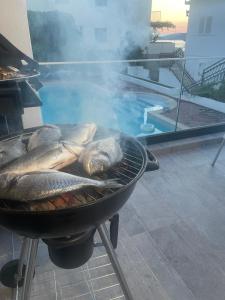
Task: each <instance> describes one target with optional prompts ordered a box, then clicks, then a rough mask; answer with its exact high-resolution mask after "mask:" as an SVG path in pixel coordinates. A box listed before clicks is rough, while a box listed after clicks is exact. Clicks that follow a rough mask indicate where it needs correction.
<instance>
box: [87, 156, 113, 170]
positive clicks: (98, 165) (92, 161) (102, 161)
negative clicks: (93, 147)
mask: <svg viewBox="0 0 225 300" xmlns="http://www.w3.org/2000/svg"><path fill="white" fill-rule="evenodd" d="M110 165H111V164H110V160H109V157H108V156H107V155H106V154H104V153H96V155H93V154H92V155H91V156H89V158H88V159H87V161H86V162H85V169H86V171H87V172H88V174H90V175H93V174H96V173H100V172H104V171H105V170H107V169H108V168H110Z"/></svg>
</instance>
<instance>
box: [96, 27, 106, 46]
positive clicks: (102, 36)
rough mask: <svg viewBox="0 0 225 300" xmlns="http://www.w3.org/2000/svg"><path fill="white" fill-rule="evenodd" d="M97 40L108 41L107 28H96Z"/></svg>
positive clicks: (100, 41)
mask: <svg viewBox="0 0 225 300" xmlns="http://www.w3.org/2000/svg"><path fill="white" fill-rule="evenodd" d="M95 40H96V41H97V42H99V43H105V42H106V41H107V29H106V28H95Z"/></svg>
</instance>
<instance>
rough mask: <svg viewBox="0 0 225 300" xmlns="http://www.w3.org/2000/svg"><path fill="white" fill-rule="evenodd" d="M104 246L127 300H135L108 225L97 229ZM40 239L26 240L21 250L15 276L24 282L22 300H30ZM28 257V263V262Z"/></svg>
mask: <svg viewBox="0 0 225 300" xmlns="http://www.w3.org/2000/svg"><path fill="white" fill-rule="evenodd" d="M97 230H98V232H99V235H100V238H101V240H102V244H103V245H104V247H105V249H106V252H107V254H108V256H109V259H110V262H111V264H112V267H113V269H114V271H115V273H116V276H117V279H118V281H119V283H120V286H121V289H122V291H123V293H124V296H125V298H126V300H134V298H133V296H132V294H131V292H130V289H129V287H128V284H127V281H126V279H125V276H124V274H123V271H122V269H121V266H120V263H119V261H118V259H117V255H116V252H115V250H114V248H113V245H112V243H111V241H110V238H109V234H108V230H107V228H106V225H105V224H103V225H100V226H99V227H98V228H97ZM38 243H39V239H29V238H24V239H23V244H22V248H21V254H20V260H19V263H18V269H17V274H16V275H15V277H16V280H17V282H19V281H21V280H23V287H22V293H21V298H20V300H29V299H30V294H31V287H32V279H33V276H34V272H35V262H36V257H37V250H38ZM26 257H27V261H26ZM24 263H25V264H26V266H27V267H26V271H25V276H24V278H23V269H24Z"/></svg>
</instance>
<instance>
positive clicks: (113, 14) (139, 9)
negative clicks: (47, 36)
mask: <svg viewBox="0 0 225 300" xmlns="http://www.w3.org/2000/svg"><path fill="white" fill-rule="evenodd" d="M28 8H29V9H31V10H40V11H49V10H59V11H63V12H66V13H70V14H72V15H73V17H74V20H75V22H76V24H77V26H78V27H81V28H82V32H83V40H82V43H83V45H82V46H83V47H82V48H85V47H86V48H88V49H90V51H91V49H95V50H97V51H105V50H106V51H112V50H115V49H116V48H118V47H119V46H120V42H121V41H120V40H121V38H122V37H123V36H124V34H125V32H126V31H132V32H133V33H135V34H136V36H135V37H136V39H139V40H140V41H138V42H139V43H141V42H142V40H147V41H146V43H147V42H148V39H149V35H150V28H149V21H150V15H151V14H150V12H151V0H108V1H107V5H106V6H102V7H101V6H96V2H95V0H82V1H74V0H66V1H65V0H64V1H63V0H61V1H58V0H47V1H43V0H29V1H28ZM96 28H106V30H107V40H106V41H105V42H102V43H100V42H98V41H96V39H95V29H96Z"/></svg>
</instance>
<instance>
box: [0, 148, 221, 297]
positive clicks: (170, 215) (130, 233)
mask: <svg viewBox="0 0 225 300" xmlns="http://www.w3.org/2000/svg"><path fill="white" fill-rule="evenodd" d="M217 147H218V144H209V143H207V144H201V145H197V144H196V145H195V146H194V145H193V146H192V148H189V147H187V149H186V148H185V149H179V150H178V151H176V149H173V151H167V152H165V151H160V152H159V151H158V158H159V161H160V171H157V172H154V173H146V174H145V175H144V176H143V178H142V180H141V181H140V182H139V183H138V184H137V188H136V190H135V192H134V194H133V195H132V197H131V198H130V200H129V201H128V203H127V205H126V206H125V207H124V208H123V209H122V210H121V213H120V216H121V225H120V234H119V246H118V250H117V253H118V256H119V259H120V261H121V264H122V267H123V269H124V272H125V274H126V277H127V280H128V283H129V285H130V287H131V290H132V292H133V295H134V299H136V300H224V299H225V149H224V152H223V153H222V154H221V156H220V159H219V160H218V163H217V164H216V166H215V167H214V168H212V167H211V166H210V162H211V161H212V158H213V156H214V154H215V152H216V150H217ZM163 152H164V153H163ZM155 153H156V154H157V151H155ZM0 243H1V247H0V263H1V265H2V264H4V263H5V262H7V261H8V260H10V259H11V258H12V257H13V256H14V257H17V256H18V251H19V246H20V240H19V239H18V237H16V236H15V235H12V234H11V233H9V232H7V231H6V230H4V229H1V233H0ZM39 248H40V251H39V255H38V263H37V265H38V266H37V268H36V276H35V280H34V285H33V289H32V300H47V299H48V300H51V299H57V300H60V299H68V300H69V299H80V300H90V299H95V300H103V299H104V300H109V299H114V300H116V299H124V298H123V297H122V292H121V290H120V288H119V286H118V282H117V279H116V277H115V275H114V274H113V270H112V267H111V265H110V263H109V259H108V257H107V256H106V255H105V251H104V249H103V248H102V247H100V248H96V250H95V253H94V257H93V258H92V259H91V260H90V261H89V262H88V264H86V265H85V266H84V267H83V268H80V269H77V270H62V269H58V268H56V267H55V266H54V265H53V264H52V263H51V262H50V261H49V259H48V255H47V251H46V247H45V246H44V244H41V245H40V247H39ZM10 297H11V290H10V289H7V288H4V287H3V286H1V287H0V299H1V300H8V299H11V298H10Z"/></svg>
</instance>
